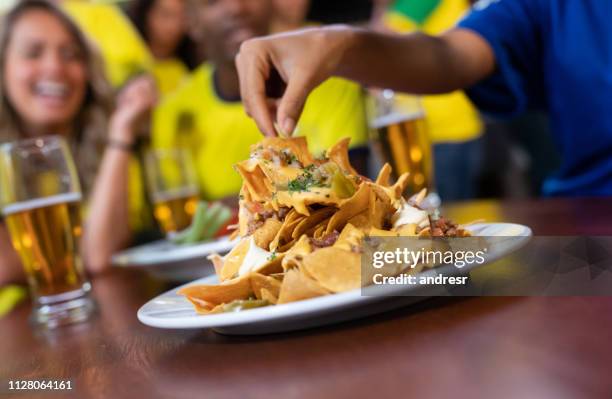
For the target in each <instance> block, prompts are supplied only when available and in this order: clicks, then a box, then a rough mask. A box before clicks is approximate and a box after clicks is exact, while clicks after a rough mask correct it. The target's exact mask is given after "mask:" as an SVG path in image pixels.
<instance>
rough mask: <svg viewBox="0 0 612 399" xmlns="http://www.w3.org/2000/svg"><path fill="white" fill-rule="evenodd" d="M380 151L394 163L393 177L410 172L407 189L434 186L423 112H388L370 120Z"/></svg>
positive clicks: (412, 192)
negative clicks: (404, 113) (411, 113)
mask: <svg viewBox="0 0 612 399" xmlns="http://www.w3.org/2000/svg"><path fill="white" fill-rule="evenodd" d="M371 125H372V128H373V129H375V130H376V138H377V141H378V145H379V146H380V152H381V153H382V156H383V158H384V160H385V161H386V162H389V163H390V164H391V166H392V167H393V173H394V177H395V178H397V177H398V176H400V175H401V174H403V173H406V172H409V173H410V177H409V179H408V181H409V183H408V187H407V193H408V194H414V193H417V192H419V191H421V189H423V188H427V189H428V190H429V191H431V190H432V189H433V165H432V163H433V162H432V154H431V144H430V143H429V138H428V136H427V129H426V126H425V120H424V115H423V114H422V113H417V114H413V115H403V114H389V115H385V116H381V117H378V118H376V119H375V120H374V121H373V122H372V123H371Z"/></svg>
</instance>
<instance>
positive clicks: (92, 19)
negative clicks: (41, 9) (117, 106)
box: [61, 0, 153, 87]
mask: <svg viewBox="0 0 612 399" xmlns="http://www.w3.org/2000/svg"><path fill="white" fill-rule="evenodd" d="M61 5H62V8H63V9H64V11H66V12H67V13H68V14H69V15H70V16H71V17H72V18H73V19H74V21H75V22H76V23H77V25H78V26H79V27H80V28H81V29H82V30H83V32H85V34H86V35H87V36H88V37H89V38H90V40H91V41H92V42H94V43H95V44H96V45H97V46H98V48H99V50H100V53H101V55H102V58H103V59H104V62H105V67H106V76H107V78H108V79H109V81H110V82H111V83H112V85H113V86H115V87H119V86H121V85H122V84H123V83H125V82H126V81H127V80H128V79H129V78H131V77H132V76H134V75H136V74H138V73H141V72H143V71H150V70H151V68H152V66H153V57H152V56H151V54H150V52H149V50H148V48H147V46H146V44H145V43H144V41H143V40H142V38H141V37H140V35H139V34H138V32H137V31H136V29H135V28H134V27H133V26H132V24H131V22H130V21H129V19H128V18H127V17H126V16H125V15H124V14H123V12H122V11H121V10H120V9H119V8H118V7H117V6H116V5H114V4H108V3H93V2H88V1H82V0H65V1H63V2H62V3H61Z"/></svg>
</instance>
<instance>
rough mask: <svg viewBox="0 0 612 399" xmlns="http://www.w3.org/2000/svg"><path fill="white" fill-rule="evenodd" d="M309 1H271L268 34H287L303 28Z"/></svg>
mask: <svg viewBox="0 0 612 399" xmlns="http://www.w3.org/2000/svg"><path fill="white" fill-rule="evenodd" d="M310 1H311V0H272V10H273V11H272V14H273V17H272V25H271V28H270V32H274V33H279V32H288V31H292V30H297V29H301V28H303V27H304V21H305V20H306V16H307V15H308V9H309V8H310Z"/></svg>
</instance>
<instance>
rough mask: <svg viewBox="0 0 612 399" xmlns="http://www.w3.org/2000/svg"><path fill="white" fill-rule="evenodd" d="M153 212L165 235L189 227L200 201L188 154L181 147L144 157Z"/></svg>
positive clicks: (148, 154)
mask: <svg viewBox="0 0 612 399" xmlns="http://www.w3.org/2000/svg"><path fill="white" fill-rule="evenodd" d="M145 169H146V176H147V186H148V189H149V194H150V196H151V200H152V202H153V213H154V216H155V219H156V220H157V222H158V223H159V225H160V227H161V229H162V230H163V232H164V233H166V235H171V234H174V233H176V232H179V231H181V230H183V229H185V228H187V227H189V225H190V224H191V221H192V219H193V215H194V213H195V211H196V207H197V205H198V199H199V190H198V184H197V176H196V172H195V166H194V163H193V159H192V157H191V153H190V152H189V151H187V150H184V149H180V148H171V149H152V150H150V151H149V152H148V153H147V154H146V157H145Z"/></svg>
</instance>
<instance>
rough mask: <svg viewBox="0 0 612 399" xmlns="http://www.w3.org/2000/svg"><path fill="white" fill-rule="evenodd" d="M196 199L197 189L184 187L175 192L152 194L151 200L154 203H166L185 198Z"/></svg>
mask: <svg viewBox="0 0 612 399" xmlns="http://www.w3.org/2000/svg"><path fill="white" fill-rule="evenodd" d="M194 196H195V197H198V196H199V193H198V189H197V188H196V187H185V188H179V189H175V190H169V191H164V192H160V193H155V194H153V200H154V201H155V202H166V201H172V200H175V199H181V198H187V197H194Z"/></svg>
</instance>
